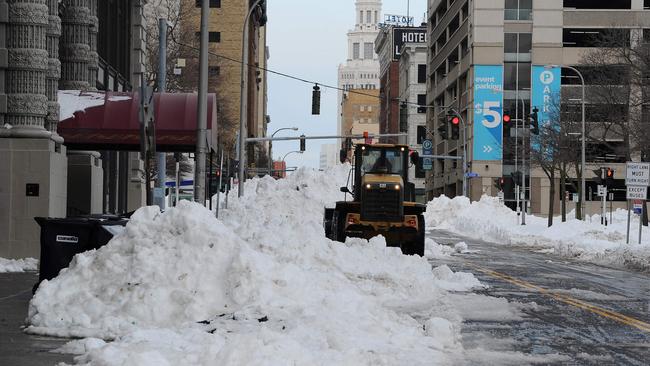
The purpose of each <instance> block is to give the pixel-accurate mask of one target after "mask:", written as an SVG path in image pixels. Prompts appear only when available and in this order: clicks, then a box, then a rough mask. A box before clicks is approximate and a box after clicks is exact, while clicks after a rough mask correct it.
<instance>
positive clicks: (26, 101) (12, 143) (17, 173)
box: [0, 0, 145, 258]
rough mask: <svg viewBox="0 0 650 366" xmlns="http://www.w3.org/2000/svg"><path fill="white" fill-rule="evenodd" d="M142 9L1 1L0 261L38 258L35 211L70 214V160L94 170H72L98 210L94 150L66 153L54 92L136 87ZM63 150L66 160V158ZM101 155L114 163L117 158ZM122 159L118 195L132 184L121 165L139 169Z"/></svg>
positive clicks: (80, 1)
mask: <svg viewBox="0 0 650 366" xmlns="http://www.w3.org/2000/svg"><path fill="white" fill-rule="evenodd" d="M142 5H143V1H135V0H133V1H120V2H117V1H98V0H62V1H60V0H25V1H20V0H13V1H6V0H0V257H8V258H22V257H36V258H38V257H39V253H40V250H39V248H40V241H39V234H40V229H39V227H38V225H37V224H36V222H35V221H34V217H38V216H42V217H65V216H66V214H75V213H76V212H74V208H75V207H76V206H75V207H73V208H71V206H70V205H71V204H72V205H74V202H75V201H74V200H70V199H68V198H69V193H77V192H76V191H75V190H74V187H75V183H76V182H77V181H74V180H73V181H72V182H71V180H70V176H69V174H68V172H69V170H73V171H76V170H77V168H78V167H79V165H83V164H86V165H92V167H93V168H94V169H81V170H82V171H86V172H88V173H87V175H88V176H87V179H86V186H88V185H92V186H93V187H92V188H89V191H92V192H94V193H95V195H94V197H93V198H94V199H93V200H89V201H90V202H89V203H88V206H87V207H86V208H85V209H87V210H88V212H87V213H91V212H90V211H95V212H93V213H97V212H96V211H97V210H101V201H102V200H98V199H97V194H98V193H100V191H101V188H99V189H98V186H99V187H101V185H102V183H101V181H102V178H100V177H99V171H98V169H96V168H97V167H98V166H100V165H101V164H102V161H101V160H99V159H98V157H99V156H100V155H99V154H98V153H88V152H86V153H81V152H75V153H73V152H68V151H67V149H66V146H65V142H64V141H63V139H62V138H61V136H59V134H58V133H57V126H58V123H59V120H60V119H59V111H60V109H59V108H60V106H59V104H58V90H60V89H74V90H84V91H88V90H97V89H111V90H118V89H120V90H128V89H130V88H131V86H132V85H133V83H139V80H140V78H141V74H142V72H143V70H144V49H145V47H144V29H143V27H142ZM1 55H5V56H6V57H2V56H1ZM68 154H70V155H73V154H74V155H75V157H74V158H71V161H69V160H68ZM127 154H128V153H127ZM80 155H83V156H86V157H87V158H85V159H78V158H77V157H78V156H80ZM102 157H104V156H102ZM110 160H111V161H112V162H113V164H114V165H115V167H116V169H117V166H118V165H119V164H120V163H119V162H120V159H118V158H117V156H115V158H114V159H110ZM131 160H132V159H129V157H128V155H124V159H123V161H124V164H122V165H121V167H122V170H123V171H124V174H123V175H122V177H124V179H123V181H122V188H123V192H126V191H127V190H129V191H130V190H131V188H132V187H133V186H136V188H138V187H139V183H140V182H141V180H140V179H138V181H137V182H136V183H134V182H133V180H130V176H129V169H133V170H135V171H136V172H137V173H138V174H137V175H135V176H137V177H139V168H140V164H139V161H138V160H137V157H136V163H135V164H132V162H131ZM70 164H72V165H73V166H74V167H73V168H70V167H69V165H70ZM104 170H106V166H104ZM116 171H117V170H116ZM106 175H107V176H111V177H113V178H115V176H112V175H110V174H106ZM106 181H107V180H106V179H104V182H106ZM114 182H115V186H117V185H119V184H120V183H118V182H117V180H114ZM71 183H72V187H73V188H69V187H70V184H71ZM104 184H105V185H106V183H104ZM86 188H88V187H86ZM136 188H134V189H136ZM104 192H106V190H105V189H104ZM84 194H85V193H84ZM133 196H136V198H140V199H137V206H135V208H137V207H140V206H141V205H142V199H141V195H140V197H137V194H135V195H133ZM124 197H125V204H124V211H126V197H127V196H126V195H125V196H124ZM71 211H73V212H71Z"/></svg>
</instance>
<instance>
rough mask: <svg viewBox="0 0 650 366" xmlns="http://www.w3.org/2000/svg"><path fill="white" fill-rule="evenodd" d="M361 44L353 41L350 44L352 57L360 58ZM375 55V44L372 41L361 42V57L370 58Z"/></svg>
mask: <svg viewBox="0 0 650 366" xmlns="http://www.w3.org/2000/svg"><path fill="white" fill-rule="evenodd" d="M360 52H361V44H360V43H358V42H355V43H353V44H352V59H354V60H359V59H361V54H360ZM374 56H375V44H374V43H372V42H364V43H363V59H364V60H372V59H373V58H374Z"/></svg>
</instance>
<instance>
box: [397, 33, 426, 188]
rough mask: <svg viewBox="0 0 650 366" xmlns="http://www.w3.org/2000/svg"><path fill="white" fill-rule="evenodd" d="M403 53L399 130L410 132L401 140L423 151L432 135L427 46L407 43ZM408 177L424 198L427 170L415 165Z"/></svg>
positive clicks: (400, 61) (412, 148)
mask: <svg viewBox="0 0 650 366" xmlns="http://www.w3.org/2000/svg"><path fill="white" fill-rule="evenodd" d="M400 53H401V56H400V59H399V100H400V116H399V120H400V122H399V125H400V128H399V130H400V132H404V133H407V134H408V136H407V137H406V138H405V139H400V140H401V142H403V143H406V144H408V145H409V148H410V149H411V150H415V151H419V152H422V141H423V140H424V139H426V138H429V137H430V136H428V134H427V131H426V122H427V119H426V116H427V109H426V97H427V46H426V44H422V43H406V44H404V45H403V46H402V49H401V51H400ZM421 106H422V107H421ZM409 177H411V178H412V180H411V182H413V183H414V184H415V190H416V196H417V197H421V199H422V200H424V195H425V189H424V181H425V172H424V170H422V169H419V167H418V166H416V165H413V166H411V168H410V171H409Z"/></svg>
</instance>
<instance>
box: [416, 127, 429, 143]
mask: <svg viewBox="0 0 650 366" xmlns="http://www.w3.org/2000/svg"><path fill="white" fill-rule="evenodd" d="M426 139H427V127H426V126H418V128H417V143H418V145H422V141H424V140H426Z"/></svg>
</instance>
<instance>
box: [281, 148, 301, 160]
mask: <svg viewBox="0 0 650 366" xmlns="http://www.w3.org/2000/svg"><path fill="white" fill-rule="evenodd" d="M293 153H298V154H302V151H300V150H296V151H289V152H288V153H286V154H284V156H283V157H282V162H284V159H286V158H287V156H289V154H293Z"/></svg>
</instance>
